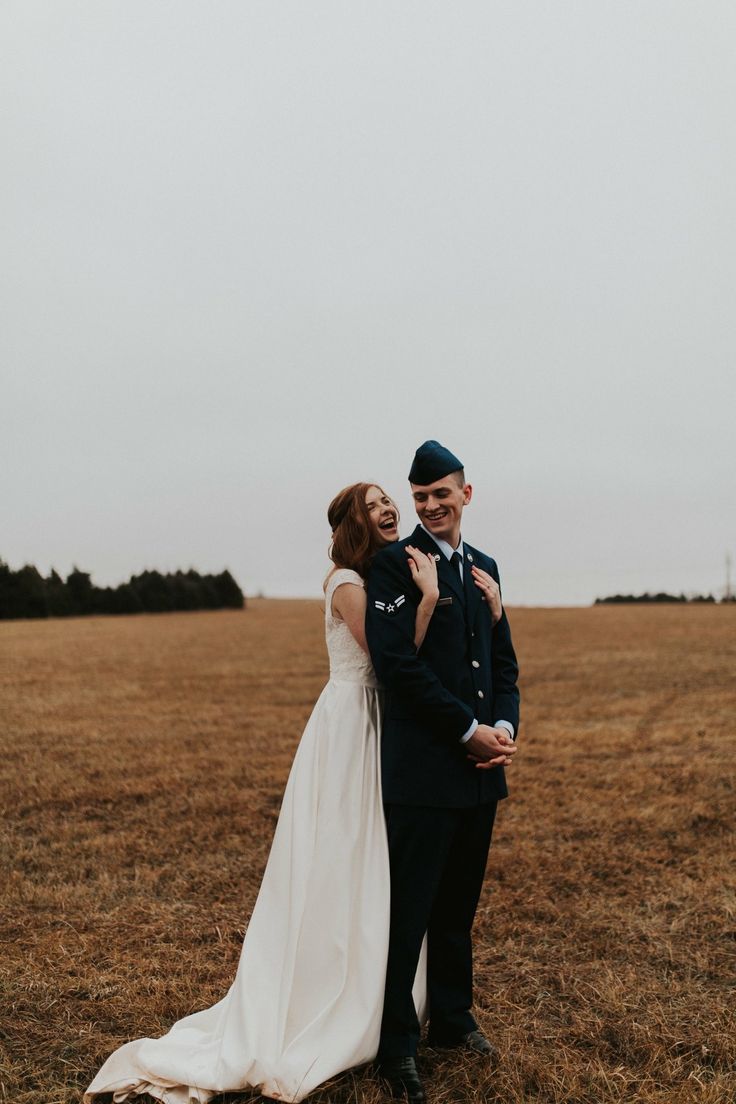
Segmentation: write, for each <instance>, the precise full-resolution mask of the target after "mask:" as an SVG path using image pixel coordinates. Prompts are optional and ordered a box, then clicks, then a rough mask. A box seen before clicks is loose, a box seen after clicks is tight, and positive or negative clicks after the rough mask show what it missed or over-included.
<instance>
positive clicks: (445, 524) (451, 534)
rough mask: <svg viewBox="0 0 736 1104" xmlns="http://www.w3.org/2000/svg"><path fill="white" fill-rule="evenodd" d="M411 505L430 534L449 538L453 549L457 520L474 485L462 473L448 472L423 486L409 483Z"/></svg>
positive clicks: (458, 530) (444, 538)
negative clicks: (467, 481)
mask: <svg viewBox="0 0 736 1104" xmlns="http://www.w3.org/2000/svg"><path fill="white" fill-rule="evenodd" d="M410 486H411V493H412V498H413V499H414V508H415V510H416V512H417V517H418V518H419V520H420V521H421V523H422V525H423V526H424V527H425V529H427V530H428V531H429V532H430V533H431V534H432V536H433V537H438V538H439V539H440V540H445V541H448V542H449V543H450V544H451V545H452V547H453V548H456V547H457V545H458V542H459V540H460V520H461V518H462V513H463V509H464V507H465V506H467V504H468V503H469V502H470V497H471V495H472V493H473V488H472V487H471V486H470V484H469V483H466V482H465V481H464V480H463V478H462V473H461V472H451V473H450V475H446V476H445V477H444V478H443V479H438V480H437V482H436V483H430V484H429V486H427V487H423V486H420V485H419V484H418V483H411V484H410Z"/></svg>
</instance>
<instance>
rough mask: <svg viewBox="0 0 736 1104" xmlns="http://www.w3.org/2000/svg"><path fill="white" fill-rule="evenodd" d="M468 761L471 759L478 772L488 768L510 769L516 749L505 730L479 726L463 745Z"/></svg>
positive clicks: (483, 725)
mask: <svg viewBox="0 0 736 1104" xmlns="http://www.w3.org/2000/svg"><path fill="white" fill-rule="evenodd" d="M465 748H466V750H467V752H468V759H471V760H472V761H473V762H474V763H475V765H476V767H478V768H479V770H488V769H489V768H490V767H499V766H504V767H510V766H511V764H512V762H513V756H514V755H516V752H517V750H518V749H517V747H516V744H515V743H514V741H513V740H512V739H511V736H510V735H509V733H508V732H507V730H506V729H505V728H491V726H490V725H485V724H479V725H478V727H477V728H476V730H475V732H474V733H473V735H472V736H471V737H470V739H469V740H467V741H466V743H465Z"/></svg>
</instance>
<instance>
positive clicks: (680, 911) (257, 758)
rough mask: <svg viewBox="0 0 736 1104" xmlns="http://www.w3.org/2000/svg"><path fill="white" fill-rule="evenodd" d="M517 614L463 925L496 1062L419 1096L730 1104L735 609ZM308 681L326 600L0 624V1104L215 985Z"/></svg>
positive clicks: (350, 1085)
mask: <svg viewBox="0 0 736 1104" xmlns="http://www.w3.org/2000/svg"><path fill="white" fill-rule="evenodd" d="M511 620H512V626H513V629H514V636H515V639H516V642H517V649H518V652H519V655H520V659H521V663H522V670H523V680H522V693H523V725H522V731H521V736H520V746H521V750H520V752H519V756H518V759H517V762H516V763H515V765H514V767H513V770H512V771H511V772H510V785H511V789H512V796H511V798H510V800H509V801H507V802H505V804H504V805H503V806H502V808H501V811H500V814H499V817H498V820H497V826H496V834H495V840H494V847H493V849H492V852H491V861H490V863H489V869H488V874H487V884H486V891H485V893H484V896H483V898H482V900H481V906H480V909H479V914H478V919H477V923H476V949H477V955H476V962H477V969H476V974H477V1007H478V1016H479V1019H480V1022H481V1025H482V1026H483V1027H484V1028H485V1030H486V1031H487V1033H488V1034H489V1035H490V1036H492V1037H493V1038H494V1039H495V1040H496V1041H497V1043H498V1045H499V1046H500V1048H501V1050H502V1053H503V1064H502V1066H501V1068H500V1069H499V1071H498V1072H497V1073H496V1074H495V1075H491V1074H490V1073H489V1072H488V1071H487V1070H486V1069H484V1067H483V1064H482V1062H480V1063H479V1062H478V1061H473V1060H468V1059H466V1060H463V1061H461V1062H457V1061H454V1060H453V1061H449V1060H448V1059H447V1058H446V1057H441V1056H438V1055H432V1054H426V1056H425V1058H424V1069H425V1072H426V1074H427V1080H428V1086H429V1088H430V1090H431V1092H432V1100H434V1101H435V1104H450V1102H452V1104H455V1102H457V1104H471V1102H481V1101H488V1102H492V1104H502V1102H503V1104H521V1102H532V1101H534V1102H544V1104H563V1102H566V1104H606V1102H609V1101H611V1102H613V1101H632V1102H634V1101H637V1102H641V1104H653V1102H657V1104H685V1102H696V1101H697V1102H699V1104H732V1102H733V1101H734V1100H736V1025H735V1019H734V1005H735V1004H736V1001H735V1000H734V990H733V982H734V960H735V956H736V880H735V878H734V862H733V856H734V847H733V843H734V840H733V834H734V813H735V811H736V809H735V806H736V800H735V793H734V739H733V732H734V718H735V717H736V687H735V679H734V674H735V673H736V608H728V607H723V606H716V607H695V606H692V607H661V608H659V607H657V608H651V607H642V606H638V607H597V608H593V609H559V610H531V609H530V610H525V609H519V610H515V611H512V613H511ZM325 676H326V656H325V652H324V645H323V642H322V611H321V606H320V604H319V603H318V602H306V601H305V602H296V601H294V602H287V601H268V600H263V601H254V602H252V603H251V605H250V607H249V608H248V610H247V611H245V612H220V613H195V614H173V615H154V616H139V617H118V618H114V617H110V618H101V617H100V618H90V619H84V618H82V619H75V620H69V621H61V620H60V621H49V622H28V621H26V622H15V623H2V624H0V718H1V725H2V747H1V748H0V778H1V780H2V781H1V783H0V785H1V787H2V788H1V790H0V804H2V817H3V820H2V867H3V879H2V886H1V887H0V893H1V894H2V900H1V903H0V914H1V917H2V921H1V923H2V935H1V938H2V941H3V946H2V961H1V965H0V970H1V984H2V994H1V1002H0V1018H1V1019H2V1028H1V1029H0V1045H1V1046H2V1048H3V1052H4V1053H3V1058H2V1069H0V1101H2V1102H8V1104H66V1102H71V1101H78V1100H79V1098H80V1095H81V1091H82V1090H83V1088H84V1087H86V1085H87V1084H88V1082H89V1081H90V1080H91V1078H92V1076H93V1074H94V1073H95V1071H96V1069H97V1067H98V1066H99V1065H100V1064H101V1062H102V1061H103V1059H104V1058H105V1057H106V1056H107V1055H108V1053H109V1052H110V1051H111V1050H113V1049H114V1048H115V1047H117V1046H118V1045H119V1044H120V1043H122V1042H123V1041H125V1040H127V1039H129V1038H133V1037H137V1036H140V1035H156V1034H160V1033H163V1032H164V1031H165V1030H166V1029H167V1028H168V1027H169V1026H170V1024H171V1022H172V1021H173V1020H175V1019H177V1018H179V1017H181V1016H182V1015H184V1014H186V1013H188V1012H190V1011H193V1010H195V1009H196V1008H199V1007H202V1006H204V1005H208V1004H211V1003H213V1002H214V1001H216V1000H218V999H219V998H220V997H221V996H222V995H223V994H224V993H225V991H226V989H227V988H228V986H229V984H230V981H231V979H232V976H233V973H234V969H235V966H236V963H237V959H238V955H239V949H240V942H241V939H242V935H243V930H244V925H245V923H246V922H247V919H248V916H249V913H250V910H251V908H252V906H253V902H254V900H255V894H256V890H257V887H258V884H259V880H260V876H261V872H262V870H263V866H264V864H265V860H266V856H267V853H268V847H269V842H270V838H271V834H272V831H273V827H274V823H275V819H276V817H277V814H278V809H279V802H280V798H281V793H282V790H283V786H284V782H285V780H286V776H287V773H288V770H289V764H290V760H291V757H292V754H293V751H294V748H295V745H296V743H297V740H298V738H299V734H300V732H301V729H302V727H303V724H304V722H305V721H306V719H307V717H308V715H309V712H310V709H311V707H312V704H313V702H314V701H315V699H316V697H317V695H318V693H319V691H320V688H321V686H322V684H323V682H324V680H325ZM221 1099H222V1098H221ZM235 1099H237V1100H243V1099H245V1098H244V1097H242V1096H239V1097H232V1096H231V1097H229V1098H228V1100H235ZM311 1099H312V1100H313V1102H314V1104H328V1102H329V1104H348V1102H354V1104H378V1102H379V1101H381V1100H383V1094H382V1092H381V1090H380V1089H379V1087H378V1085H377V1084H376V1082H375V1081H374V1080H373V1079H372V1077H371V1075H370V1072H368V1071H357V1072H356V1073H352V1074H347V1075H345V1076H343V1077H341V1078H338V1079H336V1080H335V1081H334V1082H332V1083H331V1084H330V1085H329V1086H328V1087H327V1088H325V1089H324V1090H320V1092H318V1093H317V1094H315V1096H314V1097H312V1098H311Z"/></svg>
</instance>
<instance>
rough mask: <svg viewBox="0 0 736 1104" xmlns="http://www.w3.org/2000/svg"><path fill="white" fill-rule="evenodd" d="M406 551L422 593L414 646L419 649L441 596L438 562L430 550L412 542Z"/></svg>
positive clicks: (413, 577)
mask: <svg viewBox="0 0 736 1104" xmlns="http://www.w3.org/2000/svg"><path fill="white" fill-rule="evenodd" d="M406 551H407V553H408V554H409V567H410V568H411V574H412V579H413V580H414V583H415V585H416V586H417V587H418V588H419V590H420V591H421V594H422V598H421V601H420V603H419V605H418V606H417V615H416V619H415V621H414V647H415V648H416V650H417V651H419V649H420V648H421V646H422V644H423V643H424V638H425V636H426V635H427V629H428V628H429V622H430V621H431V620H432V614H433V613H434V607H435V606H436V605H437V599H438V598H439V596H440V589H439V584H438V582H437V564H436V563H435V559H434V556H432V555H430V554H429V552H420V551H419V549H418V548H414V547H413V546H412V545H411V544H408V545H407V546H406Z"/></svg>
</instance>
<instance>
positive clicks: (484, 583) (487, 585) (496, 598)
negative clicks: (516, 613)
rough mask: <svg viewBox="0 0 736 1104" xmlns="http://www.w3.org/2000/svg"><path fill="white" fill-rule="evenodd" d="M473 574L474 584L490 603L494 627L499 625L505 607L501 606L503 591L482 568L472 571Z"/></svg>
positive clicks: (474, 568)
mask: <svg viewBox="0 0 736 1104" xmlns="http://www.w3.org/2000/svg"><path fill="white" fill-rule="evenodd" d="M471 570H472V572H473V582H474V583H475V585H476V586H477V587H478V589H479V590H481V591H482V593H483V596H484V598H485V600H486V602H487V603H488V608H489V610H490V611H491V621H492V622H493V624H494V625H496V624H498V622H499V621H500V620H501V615H502V614H503V606H502V605H501V591H500V589H499V586H498V583H497V582H496V580H495V579H494V578H493V576H492V575H489V574H488V572H487V571H483V570H482V569H481V568H480V567H475V566H473V568H472V569H471Z"/></svg>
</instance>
